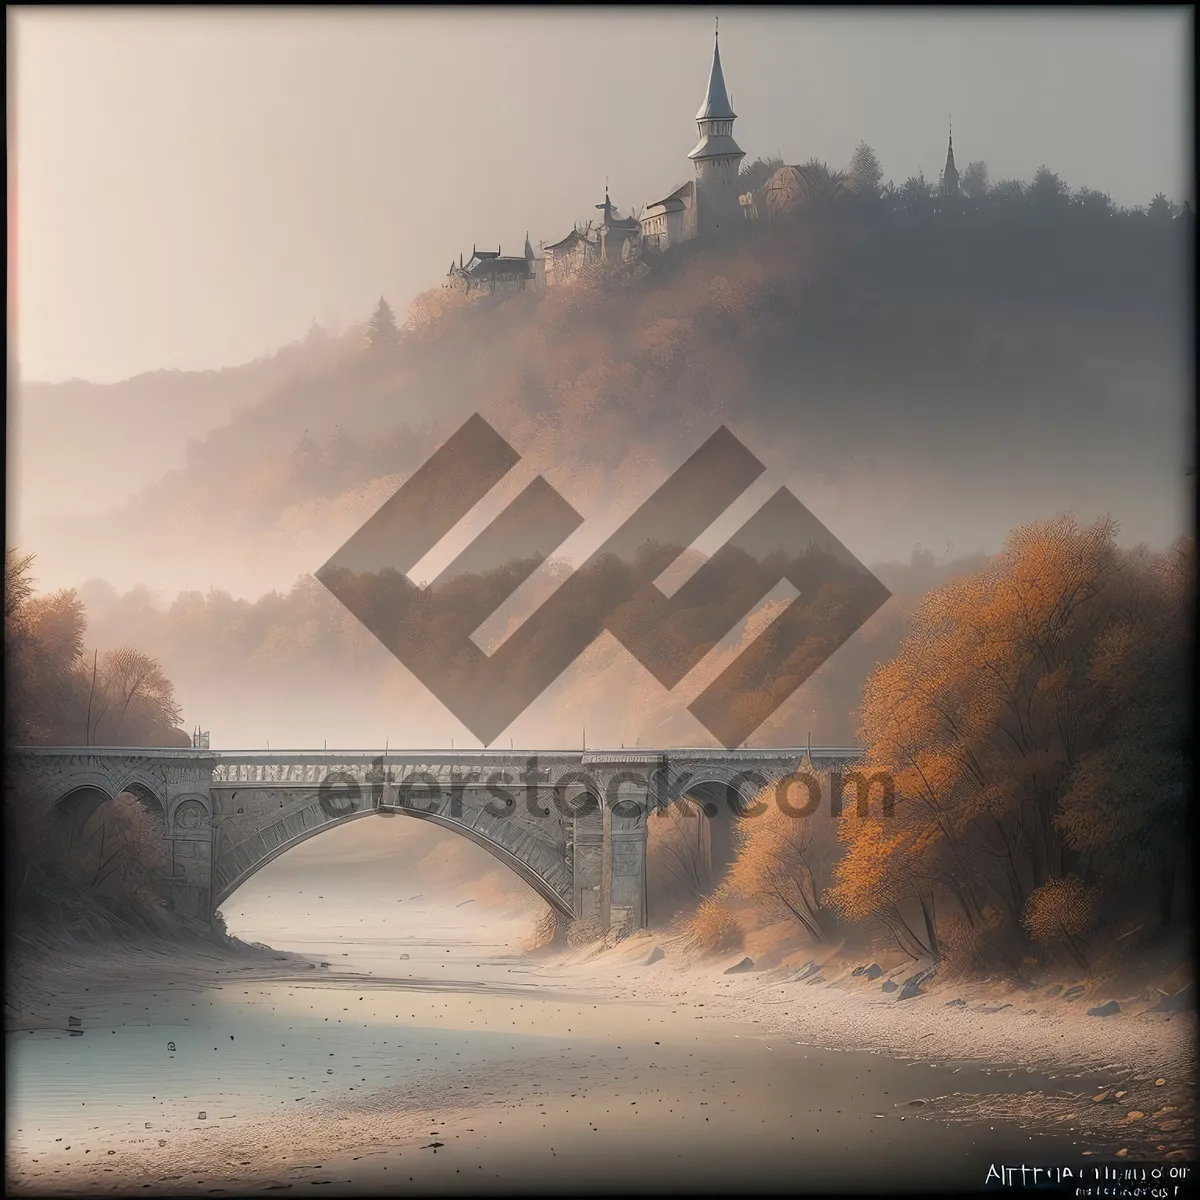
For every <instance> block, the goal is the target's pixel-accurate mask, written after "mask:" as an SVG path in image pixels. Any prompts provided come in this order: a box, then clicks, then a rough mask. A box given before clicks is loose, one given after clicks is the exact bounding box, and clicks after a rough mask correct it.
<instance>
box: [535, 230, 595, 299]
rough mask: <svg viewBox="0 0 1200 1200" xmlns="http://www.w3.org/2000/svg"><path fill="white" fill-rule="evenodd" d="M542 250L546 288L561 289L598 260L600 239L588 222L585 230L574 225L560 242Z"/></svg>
mask: <svg viewBox="0 0 1200 1200" xmlns="http://www.w3.org/2000/svg"><path fill="white" fill-rule="evenodd" d="M542 249H543V252H544V253H545V256H546V271H545V278H546V286H547V287H548V288H550V287H561V286H562V285H563V284H566V283H570V282H571V281H572V280H574V279H578V278H579V275H580V273H581V272H582V271H583V270H584V269H585V268H586V267H588V266H589V265H590V264H592V263H593V262H598V261H599V260H600V237H599V235H598V234H597V233H595V232H594V231H593V229H592V223H591V222H590V221H589V222H588V224H587V226H586V228H584V229H580V228H579V226H578V225H576V226H575V228H574V229H572V230H571V232H570V233H568V234H567V236H566V237H565V238H563V239H562V240H561V241H558V242H555V243H554V244H553V245H552V246H544V247H543V248H542Z"/></svg>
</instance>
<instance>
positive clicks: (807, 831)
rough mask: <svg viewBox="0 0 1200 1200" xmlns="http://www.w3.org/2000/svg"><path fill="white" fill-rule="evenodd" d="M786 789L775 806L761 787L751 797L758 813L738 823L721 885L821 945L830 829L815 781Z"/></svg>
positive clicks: (832, 855)
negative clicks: (732, 854)
mask: <svg viewBox="0 0 1200 1200" xmlns="http://www.w3.org/2000/svg"><path fill="white" fill-rule="evenodd" d="M813 789H815V799H816V801H817V803H816V804H815V805H813V804H812V801H813V799H814V795H813ZM788 791H789V793H790V792H792V791H796V792H798V793H799V794H798V795H790V794H788V795H785V796H784V801H785V804H784V805H781V804H779V803H778V800H779V797H778V796H777V795H776V794H775V789H767V790H766V791H765V792H764V793H763V794H761V795H760V796H758V797H757V799H756V804H758V805H761V806H762V811H760V812H757V813H756V815H754V816H753V817H747V818H745V819H743V820H742V821H741V822H739V824H738V851H737V857H736V858H735V859H734V862H733V866H732V867H731V868H730V871H729V874H728V876H727V878H726V881H725V885H724V887H725V889H726V890H727V891H728V892H729V893H730V894H732V895H737V896H744V897H746V898H747V899H751V900H754V901H755V902H756V903H757V904H758V905H759V906H760V907H761V908H762V909H763V911H764V912H765V913H766V914H767V915H768V916H769V917H770V918H771V919H772V920H792V921H795V922H797V923H798V924H799V925H800V926H801V928H803V929H804V931H805V933H807V934H808V936H809V938H810V939H811V940H812V941H813V942H823V941H825V940H826V938H827V937H828V936H829V934H830V933H831V932H832V929H833V925H834V916H835V913H834V910H833V907H832V906H831V905H830V904H829V902H828V899H827V897H826V892H827V891H828V888H829V885H830V884H831V883H832V867H833V864H834V861H835V860H836V857H837V841H836V837H835V831H834V829H833V827H832V822H830V820H829V814H828V813H827V812H825V811H822V810H821V806H820V796H821V785H820V781H819V780H818V779H817V778H816V777H812V782H811V784H810V785H807V786H804V785H801V786H795V785H794V786H793V787H792V788H790V789H788ZM810 808H815V810H816V811H813V812H809V811H808V810H809V809H810ZM800 813H806V814H807V815H798V814H800Z"/></svg>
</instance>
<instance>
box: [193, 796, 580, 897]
mask: <svg viewBox="0 0 1200 1200" xmlns="http://www.w3.org/2000/svg"><path fill="white" fill-rule="evenodd" d="M379 816H388V817H391V816H405V817H409V818H415V819H417V820H420V821H428V822H429V823H430V824H433V825H437V826H438V827H439V828H441V829H446V830H448V831H450V832H452V833H456V834H458V835H459V836H461V837H464V838H466V839H467V841H469V842H473V843H474V844H475V845H477V846H479V847H481V848H482V849H484V850H486V851H487V852H488V854H490V855H491V856H492V857H493V858H495V859H496V860H497V861H498V862H501V863H503V864H504V865H505V866H506V867H508V868H509V869H510V870H512V871H513V872H515V873H516V874H517V875H518V876H519V877H520V878H521V879H522V880H524V881H525V882H526V883H527V884H529V886H530V887H531V888H533V890H534V891H535V892H537V894H538V895H539V896H541V898H542V899H543V900H545V901H546V902H547V903H548V904H549V905H550V906H551V907H552V908H554V909H555V910H556V911H557V912H559V913H562V914H563V915H565V916H567V917H571V916H573V915H574V914H573V912H572V910H571V905H570V903H569V902H568V901H567V900H566V899H564V897H562V896H560V895H559V894H558V892H556V891H555V890H554V888H553V887H552V886H551V885H550V884H549V883H548V882H547V881H546V880H545V879H543V878H542V877H541V876H540V875H539V874H538V873H537V872H536V871H535V870H533V868H532V867H530V866H529V865H528V864H527V863H525V862H524V861H523V860H522V859H520V858H518V857H517V856H516V855H515V854H513V853H512V852H511V851H509V850H507V849H506V848H505V847H504V846H502V845H500V844H499V843H497V842H495V841H493V840H492V839H490V838H488V837H486V836H484V835H483V834H481V833H479V832H478V831H477V830H474V829H470V828H467V827H465V826H464V825H462V824H461V823H460V822H458V821H454V820H451V819H449V818H446V817H443V816H441V815H439V814H437V813H425V812H420V811H418V810H415V809H403V808H396V809H390V810H388V811H387V812H386V813H381V812H379V811H377V810H375V809H374V808H366V809H361V810H358V811H355V812H350V813H346V814H344V815H341V816H337V817H334V818H332V819H330V820H327V821H326V822H324V823H323V824H321V825H319V826H316V827H314V828H307V829H303V830H301V831H300V832H298V833H296V834H293V835H292V836H290V837H286V838H285V839H283V840H282V841H279V842H278V843H277V844H274V845H267V844H264V845H263V847H262V853H261V855H259V856H257V857H256V858H255V859H254V860H253V862H252V863H251V864H250V865H248V866H247V867H245V868H244V869H242V870H240V871H239V872H238V873H237V874H236V875H235V876H233V877H232V878H231V879H229V880H228V881H227V882H222V883H221V884H220V885H219V886H218V887H215V888H214V892H213V901H212V904H213V911H214V912H215V911H216V910H217V909H219V908H220V907H221V905H222V904H224V903H225V902H226V901H227V900H228V899H229V897H230V896H232V895H233V893H234V892H236V891H237V889H238V888H240V887H241V886H242V885H243V884H244V883H246V882H247V881H248V880H249V879H252V878H253V877H254V876H255V875H256V874H258V872H259V871H261V870H262V869H263V867H265V866H266V865H267V864H268V863H271V862H274V861H275V859H277V858H280V857H282V856H283V855H284V854H286V853H287V852H288V851H289V850H293V849H295V848H296V847H297V846H300V845H303V844H304V843H305V842H307V841H311V840H312V839H313V838H315V837H318V836H319V835H321V834H323V833H327V832H328V831H329V830H331V829H337V828H340V827H341V826H343V825H348V824H349V823H350V822H351V821H361V820H362V819H363V818H364V817H379ZM219 863H220V860H219V859H218V864H219ZM214 882H215V880H214Z"/></svg>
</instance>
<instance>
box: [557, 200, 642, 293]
mask: <svg viewBox="0 0 1200 1200" xmlns="http://www.w3.org/2000/svg"><path fill="white" fill-rule="evenodd" d="M596 207H597V208H598V209H599V210H600V214H601V215H600V221H599V223H596V222H594V221H589V222H588V223H587V225H586V226H585V227H584V228H583V229H580V228H579V226H578V225H576V226H575V228H574V229H572V230H571V232H570V233H568V234H567V236H566V237H565V238H563V239H562V240H561V241H558V242H555V243H554V244H553V245H551V246H546V247H544V249H545V254H546V269H545V279H546V286H547V287H560V286H562V285H563V284H565V283H570V282H571V281H572V280H573V279H578V278H579V274H580V272H582V271H584V270H586V269H587V268H588V267H589V266H591V265H592V264H593V263H598V262H623V263H631V262H636V261H637V260H638V259H639V258H640V257H641V254H642V224H641V222H640V221H639V220H638V219H637V217H623V216H621V214H620V212H619V211H618V210H617V209H616V208H615V207H614V205H613V202H612V199H611V198H610V196H609V194H608V187H607V186H605V189H604V200H603V201H602V202H601V203H600V204H597V205H596Z"/></svg>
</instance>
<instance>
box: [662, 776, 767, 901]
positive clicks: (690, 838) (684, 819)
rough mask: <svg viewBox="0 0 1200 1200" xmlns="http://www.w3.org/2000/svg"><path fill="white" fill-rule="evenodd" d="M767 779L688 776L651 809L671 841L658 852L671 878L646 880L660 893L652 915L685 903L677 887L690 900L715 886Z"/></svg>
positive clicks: (734, 852) (733, 854) (733, 855)
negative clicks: (665, 801)
mask: <svg viewBox="0 0 1200 1200" xmlns="http://www.w3.org/2000/svg"><path fill="white" fill-rule="evenodd" d="M766 783H767V781H766V780H760V779H758V778H745V777H735V778H732V779H730V778H721V777H719V776H702V777H700V778H698V779H688V780H686V781H685V782H684V783H683V784H682V785H681V786H680V787H678V789H677V790H676V791H675V793H674V798H673V799H672V800H671V802H670V803H669V804H668V805H667V806H665V808H663V807H659V808H658V809H657V810H656V811H655V813H654V818H653V819H654V821H662V822H663V824H662V826H661V827H660V828H661V829H662V832H663V833H664V834H665V835H666V837H667V838H668V839H669V840H670V841H671V843H672V844H671V845H670V846H668V847H664V848H663V850H662V851H661V855H662V857H661V864H660V865H661V866H662V867H663V868H665V870H666V872H667V874H668V875H669V876H670V878H665V879H659V880H651V881H649V882H650V883H651V884H652V885H655V886H654V890H655V891H656V892H658V893H659V895H658V897H657V899H656V901H655V903H654V909H655V918H656V919H661V918H663V917H665V916H667V915H668V914H671V915H674V913H675V912H676V910H677V909H678V908H679V906H680V904H681V903H683V902H684V896H683V895H682V894H681V893H680V890H679V889H680V888H682V891H683V892H684V893H687V894H689V895H690V897H691V902H693V903H694V902H695V901H696V900H698V899H699V898H700V897H702V896H711V895H712V894H713V893H714V892H715V891H716V890H717V888H718V887H720V885H721V883H722V882H723V881H724V879H725V877H726V875H727V874H728V872H729V869H730V867H732V865H733V861H734V859H735V858H736V856H737V833H738V823H739V821H740V820H741V818H742V817H743V815H744V814H746V813H747V812H748V811H749V810H750V809H752V808H753V806H754V804H755V800H756V798H757V796H758V794H759V792H760V791H761V789H762V787H763V786H764V784H766ZM672 825H673V826H674V828H673V829H671V828H670V826H672ZM663 889H665V891H664V890H663Z"/></svg>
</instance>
